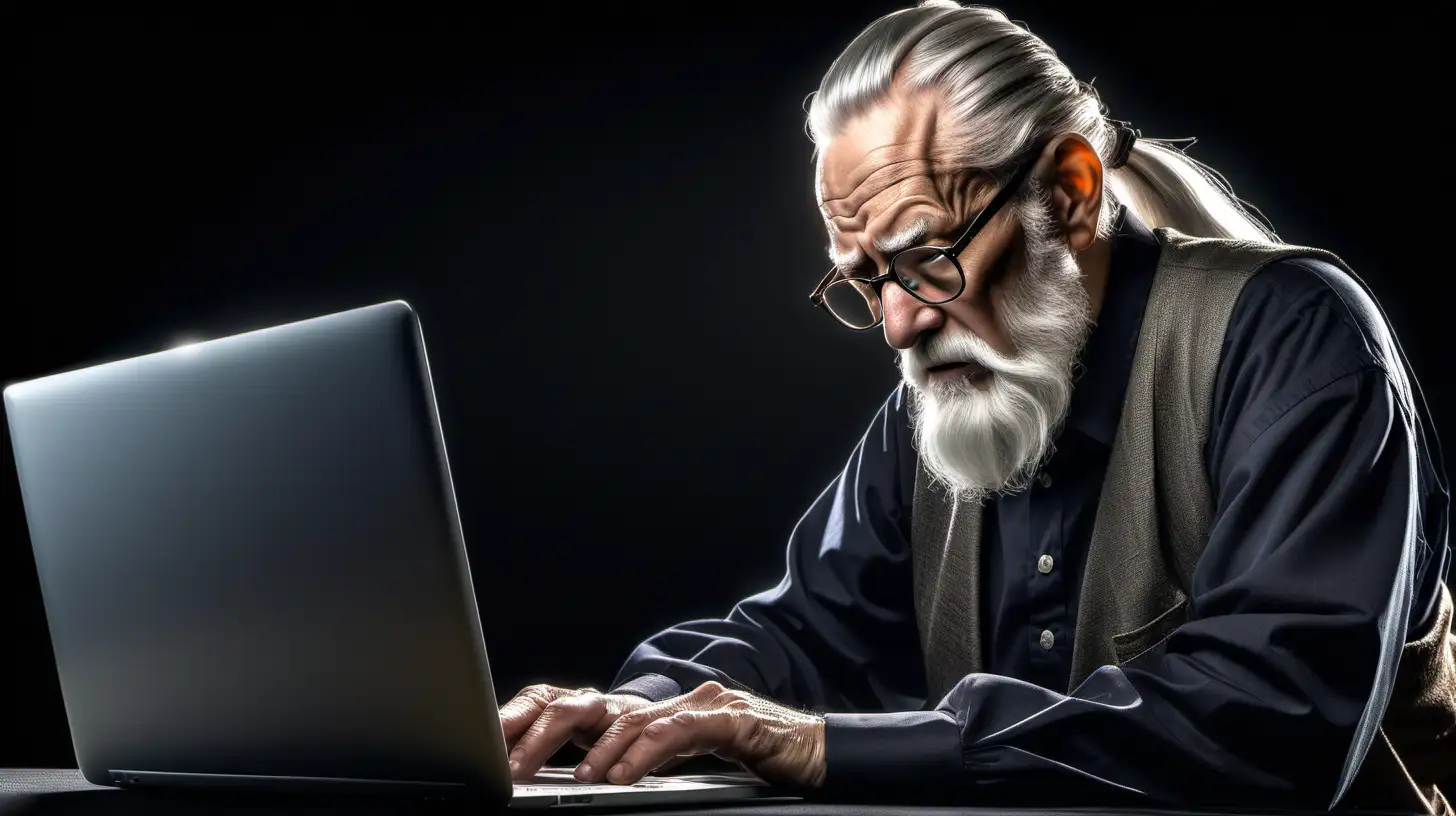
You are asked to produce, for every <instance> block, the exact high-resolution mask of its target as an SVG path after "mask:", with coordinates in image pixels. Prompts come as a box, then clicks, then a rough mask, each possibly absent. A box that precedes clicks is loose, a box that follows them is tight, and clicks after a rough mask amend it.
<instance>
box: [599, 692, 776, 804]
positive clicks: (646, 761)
mask: <svg viewBox="0 0 1456 816" xmlns="http://www.w3.org/2000/svg"><path fill="white" fill-rule="evenodd" d="M744 716H752V715H751V714H748V713H747V712H745V711H742V710H737V709H719V710H717V711H679V712H678V713H676V714H673V715H672V716H670V717H665V718H663V719H660V720H657V721H655V722H653V723H651V724H650V725H648V726H647V727H645V728H643V729H642V733H641V734H639V735H638V737H637V739H635V740H633V741H632V745H631V746H630V747H628V748H627V751H626V753H625V754H623V755H622V758H621V759H620V760H618V761H617V763H616V764H615V765H613V766H612V768H611V770H609V771H608V772H607V781H609V782H614V783H616V784H619V785H631V784H633V783H634V782H637V781H638V780H640V779H641V778H642V777H644V776H646V775H647V774H649V773H651V772H652V771H653V769H655V768H657V766H659V765H661V764H663V763H664V762H667V761H668V760H669V759H672V758H673V757H676V756H679V755H682V754H686V755H689V756H693V755H697V754H706V753H711V752H714V751H720V750H726V749H731V748H732V746H733V742H734V740H735V739H737V737H738V729H739V723H740V720H741V718H742V717H744Z"/></svg>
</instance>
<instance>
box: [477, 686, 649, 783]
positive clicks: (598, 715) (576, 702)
mask: <svg viewBox="0 0 1456 816" xmlns="http://www.w3.org/2000/svg"><path fill="white" fill-rule="evenodd" d="M649 705H653V702H652V701H651V700H648V699H647V698H645V697H638V696H637V695H635V694H602V693H601V692H600V691H597V690H596V689H594V688H581V689H564V688H558V687H557V686H547V685H535V686H527V687H526V688H524V689H521V691H520V693H519V694H517V695H516V696H515V697H513V698H511V701H510V702H508V703H506V704H505V705H503V706H501V709H500V719H501V730H502V731H503V732H504V733H505V738H506V751H507V752H509V753H510V757H511V760H510V762H511V778H512V779H516V780H526V779H530V778H531V777H533V776H535V775H536V772H537V771H539V770H540V769H541V766H542V765H544V764H545V763H546V760H548V759H550V758H551V756H552V755H553V754H555V753H556V752H557V751H558V750H560V748H561V746H563V745H565V744H566V743H567V741H568V740H569V741H571V742H572V743H574V744H576V745H579V746H581V747H582V748H591V747H592V743H594V742H595V741H596V739H597V738H598V737H600V736H601V735H602V733H603V732H605V731H606V730H607V728H608V727H609V726H610V725H612V723H614V722H616V721H617V718H619V717H621V716H622V715H623V714H626V713H628V712H630V711H636V710H637V709H640V708H642V707H644V706H649Z"/></svg>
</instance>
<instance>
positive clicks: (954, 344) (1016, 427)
mask: <svg viewBox="0 0 1456 816" xmlns="http://www.w3.org/2000/svg"><path fill="white" fill-rule="evenodd" d="M938 113H939V106H938V102H937V99H936V97H935V96H934V95H932V94H929V93H922V94H918V95H911V94H907V93H904V92H902V91H901V90H899V89H898V86H897V89H896V91H895V92H894V93H893V94H892V96H891V97H890V99H889V100H888V101H887V102H886V103H884V104H881V105H879V106H877V107H875V108H873V109H871V110H869V111H867V112H866V114H865V115H863V116H861V117H859V118H857V119H855V120H854V121H852V122H850V123H849V124H848V125H847V127H846V128H845V129H844V131H843V132H842V133H841V134H839V135H837V136H836V137H834V138H833V139H832V140H830V142H829V143H828V144H827V145H825V146H824V149H823V151H822V154H821V160H820V161H821V163H820V167H819V190H818V193H819V198H820V209H821V213H822V214H823V216H824V218H825V222H826V225H827V227H828V230H829V238H830V252H831V255H832V256H833V257H834V261H835V263H836V264H837V265H839V266H840V267H841V268H842V269H843V270H844V271H845V273H846V274H850V275H854V276H862V277H872V276H874V275H877V274H880V273H882V272H884V271H885V270H887V269H888V265H889V261H890V258H891V257H892V256H893V255H894V253H895V251H897V250H899V249H903V248H906V247H910V246H918V245H922V244H932V245H939V246H949V245H950V244H951V243H953V242H954V241H955V239H956V238H958V237H959V236H960V234H961V232H962V231H963V230H964V229H965V228H966V226H967V225H968V224H969V223H970V222H971V220H973V219H974V218H975V216H976V215H977V214H978V213H980V212H981V210H982V209H984V208H985V206H986V205H987V204H989V203H990V201H991V200H992V199H993V198H994V197H995V195H996V193H997V192H998V189H997V187H996V183H995V181H994V179H992V178H991V177H990V176H989V175H988V174H986V173H985V172H983V171H981V170H979V169H978V168H960V167H953V166H948V165H947V163H946V162H945V160H944V159H942V158H940V157H941V156H942V155H944V152H945V151H944V150H943V149H942V150H938V149H937V146H938V145H944V144H946V137H947V134H946V133H945V128H946V127H947V123H946V122H945V121H944V119H943V117H939V116H938ZM1079 144H1085V143H1079ZM1080 149H1081V148H1080V147H1078V146H1075V145H1074V147H1073V150H1074V151H1075V150H1080ZM1093 161H1095V159H1094V160H1093ZM1099 170H1100V166H1099ZM1099 181H1100V179H1099ZM1032 189H1033V191H1034V192H1037V193H1040V191H1041V188H1040V187H1038V186H1037V185H1036V184H1035V183H1034V182H1033V183H1032ZM1098 191H1099V194H1100V187H1099V188H1098ZM1034 199H1039V201H1038V200H1034V201H1033V203H1032V204H1030V205H1027V206H1024V207H1006V208H1003V210H1002V211H1001V212H1000V213H998V214H997V215H996V217H995V218H993V219H992V220H991V222H990V223H989V224H987V225H986V227H985V228H984V229H983V230H982V231H981V232H980V233H979V234H978V235H977V236H976V238H975V240H973V241H972V242H971V244H970V246H969V247H967V248H966V250H965V251H964V252H963V253H961V255H960V256H959V260H960V263H961V267H962V269H964V270H965V276H966V285H965V288H964V290H963V291H962V293H961V294H960V296H959V297H957V298H956V299H955V300H953V301H951V302H949V303H945V304H940V305H935V306H931V305H928V304H925V303H922V302H921V301H919V300H916V299H915V298H914V297H912V296H911V295H910V294H909V293H908V292H906V291H905V290H904V289H903V288H901V286H900V285H899V284H897V283H894V282H890V283H887V284H885V286H884V288H883V289H882V290H881V298H882V301H883V309H884V332H885V340H886V342H888V343H889V344H890V346H892V347H893V348H896V349H899V350H900V367H901V370H902V373H903V375H904V379H905V381H906V383H907V384H908V385H909V386H911V387H912V388H914V389H915V390H916V392H917V393H918V394H919V396H920V397H921V399H920V400H919V403H920V407H919V408H918V409H917V416H916V420H917V422H916V425H917V427H916V434H917V439H918V441H919V443H920V444H919V446H918V447H919V448H920V452H921V457H922V461H923V462H924V463H925V464H926V465H927V466H928V467H929V468H930V470H931V472H932V475H934V476H936V477H937V478H939V479H940V480H941V481H942V482H944V483H945V484H946V485H948V486H949V487H951V488H952V489H953V490H954V491H955V492H957V493H958V494H960V495H962V496H964V497H966V498H968V499H969V498H978V497H979V496H980V495H982V494H984V493H986V492H988V491H995V490H1000V489H1004V488H1014V487H1017V486H1019V484H1020V483H1021V482H1022V481H1023V479H1024V478H1025V477H1026V476H1028V475H1029V474H1030V473H1031V472H1033V471H1034V470H1035V466H1036V465H1037V464H1038V462H1039V461H1040V460H1041V458H1042V457H1043V456H1044V455H1045V453H1046V452H1047V450H1048V449H1049V447H1050V444H1051V440H1052V437H1053V436H1054V434H1055V432H1056V430H1057V428H1058V427H1059V425H1060V422H1061V421H1062V419H1063V418H1064V416H1065V414H1066V410H1067V406H1068V404H1069V402H1070V397H1071V388H1072V374H1071V371H1072V365H1073V363H1074V362H1075V360H1076V357H1077V355H1078V353H1079V352H1080V350H1081V346H1082V344H1083V342H1084V341H1085V339H1086V336H1087V331H1088V329H1089V326H1090V317H1091V315H1090V313H1089V302H1088V293H1087V290H1086V288H1085V287H1084V286H1083V283H1082V274H1081V269H1080V268H1079V266H1078V263H1077V260H1076V258H1075V257H1074V255H1073V253H1072V251H1071V249H1070V248H1069V246H1068V242H1067V238H1066V234H1065V230H1064V224H1062V223H1060V222H1059V221H1058V219H1057V218H1056V217H1055V216H1054V214H1053V212H1052V209H1051V207H1050V206H1049V204H1048V203H1047V201H1048V200H1049V199H1046V198H1045V196H1044V195H1040V194H1038V195H1036V196H1034ZM1094 228H1095V221H1094Z"/></svg>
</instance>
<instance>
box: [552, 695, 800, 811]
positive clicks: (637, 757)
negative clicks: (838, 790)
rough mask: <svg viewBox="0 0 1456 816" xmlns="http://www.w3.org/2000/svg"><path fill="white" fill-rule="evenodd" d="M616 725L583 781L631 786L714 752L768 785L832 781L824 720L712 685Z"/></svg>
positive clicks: (595, 751) (583, 767)
mask: <svg viewBox="0 0 1456 816" xmlns="http://www.w3.org/2000/svg"><path fill="white" fill-rule="evenodd" d="M644 702H645V705H639V706H635V707H634V708H633V709H632V710H631V711H627V712H623V713H620V714H618V715H616V716H614V718H613V719H614V721H613V722H612V723H611V724H610V725H609V726H608V727H607V728H606V731H605V732H604V733H603V734H602V736H601V738H600V739H598V740H597V742H596V745H593V746H592V748H591V750H590V751H588V752H587V755H586V759H584V760H583V761H582V763H581V764H580V765H579V766H577V769H576V778H577V779H579V780H581V781H583V782H598V781H601V780H603V779H605V780H606V781H608V782H616V783H618V784H623V785H630V784H632V783H633V782H636V781H637V780H639V779H641V778H642V777H644V776H646V775H647V774H649V773H651V772H653V771H655V770H659V769H661V768H663V767H670V766H671V765H675V764H677V763H678V762H680V761H682V760H684V759H687V758H688V757H691V756H695V755H699V754H713V755H715V756H718V757H721V758H723V759H726V760H729V761H732V762H737V763H738V764H740V765H742V766H743V767H744V768H746V769H748V770H749V771H751V772H753V773H754V774H755V775H756V776H758V777H760V778H762V779H763V780H765V781H768V782H774V783H777V784H781V785H785V786H788V787H797V788H818V787H822V786H823V784H824V718H823V717H822V716H820V715H818V714H808V713H805V712H802V711H798V710H796V709H792V708H788V707H786V706H781V705H779V704H778V703H775V702H772V701H770V700H764V699H762V698H759V697H755V696H753V695H751V694H748V693H745V692H741V691H736V690H732V689H728V688H725V687H724V686H723V685H722V684H721V683H715V682H708V683H704V684H703V685H701V686H698V687H697V688H696V689H693V690H692V691H690V692H688V693H687V694H684V695H681V696H679V697H673V698H672V699H670V700H664V701H662V702H660V703H653V702H648V701H644Z"/></svg>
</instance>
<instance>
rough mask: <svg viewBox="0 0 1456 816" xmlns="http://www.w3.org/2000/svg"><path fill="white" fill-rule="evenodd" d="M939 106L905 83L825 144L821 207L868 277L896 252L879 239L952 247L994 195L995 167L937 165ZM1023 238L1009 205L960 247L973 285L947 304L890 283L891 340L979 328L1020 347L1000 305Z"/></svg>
mask: <svg viewBox="0 0 1456 816" xmlns="http://www.w3.org/2000/svg"><path fill="white" fill-rule="evenodd" d="M936 113H937V103H936V100H935V98H934V97H933V96H932V95H931V94H929V93H922V94H919V95H916V96H910V95H906V94H903V93H900V92H899V91H898V90H897V92H896V94H895V95H894V96H893V97H892V98H891V101H890V102H889V103H886V104H883V105H880V106H877V107H875V108H873V109H871V110H870V111H869V112H868V113H867V114H866V115H864V116H862V117H860V118H858V119H856V120H854V121H853V122H851V123H850V124H849V126H848V127H847V128H846V129H845V131H844V132H843V133H842V134H841V135H839V136H837V137H835V138H834V139H833V140H832V141H830V142H829V144H828V146H827V147H826V149H825V150H824V152H823V156H822V159H821V165H820V167H821V172H820V183H819V195H820V212H821V214H822V215H823V216H824V218H825V221H826V223H827V225H828V229H829V239H830V245H831V247H833V254H834V256H835V261H836V263H839V264H840V265H841V266H842V268H845V269H846V270H849V269H857V270H858V271H859V274H865V275H866V276H870V275H874V274H878V273H879V272H880V271H884V270H885V269H886V268H887V265H888V264H889V261H890V256H891V255H893V254H894V253H893V252H881V251H880V250H879V249H878V248H877V246H876V244H877V243H878V244H880V245H881V246H885V245H886V243H887V242H888V243H889V244H890V245H892V246H898V247H901V248H903V247H906V246H916V245H920V244H931V245H938V246H949V245H950V244H951V243H952V242H953V241H955V239H956V238H957V237H959V236H960V233H961V232H962V231H963V230H964V229H965V227H966V226H967V225H968V224H969V223H970V222H971V220H972V219H973V218H975V216H976V214H977V213H979V212H980V211H981V210H982V209H983V208H984V207H985V206H986V205H987V204H989V203H990V201H991V199H992V198H993V197H994V196H995V194H996V192H997V190H996V187H995V183H994V181H993V180H992V179H991V178H990V176H988V175H987V174H985V173H983V172H980V171H979V170H977V169H974V168H953V167H946V166H944V165H943V164H942V165H939V166H937V163H936V161H935V158H934V155H933V153H934V149H935V147H936V145H937V143H938V142H941V143H943V138H944V134H942V133H937V130H936V125H937V116H936ZM1019 237H1020V227H1019V224H1018V223H1017V221H1016V219H1015V218H1014V217H1012V216H1011V214H1010V213H1009V212H1008V211H1006V210H1003V211H1002V212H1001V213H1000V214H998V215H997V217H996V218H994V219H993V220H992V222H991V223H990V224H988V225H987V226H986V228H985V229H983V230H982V231H981V232H980V234H979V235H977V237H976V239H975V240H974V241H972V242H971V245H970V246H969V247H967V249H966V251H965V252H964V253H962V254H961V256H960V261H961V268H962V269H964V270H965V272H966V288H965V291H964V292H962V294H961V296H960V297H958V298H957V299H955V300H954V301H952V302H950V303H948V304H944V305H941V306H938V307H931V306H927V305H926V304H924V303H921V302H920V301H918V300H916V299H915V298H913V297H911V296H910V295H909V294H908V293H906V292H905V290H904V289H902V288H900V286H899V285H897V284H894V283H891V284H888V285H886V286H885V287H884V289H883V292H882V297H883V302H884V315H885V325H884V330H885V341H886V342H887V343H889V344H890V345H891V346H892V347H894V348H896V349H908V348H911V347H913V346H914V345H915V344H916V342H918V341H919V340H920V338H921V337H922V336H923V335H926V334H933V333H935V332H942V331H944V332H951V333H962V332H972V333H974V334H975V335H976V336H977V337H979V338H981V339H982V340H984V341H985V342H986V343H987V344H989V345H990V346H991V347H992V348H994V349H995V350H996V351H998V352H1000V353H1001V354H1005V355H1008V356H1009V355H1012V354H1014V353H1015V348H1014V346H1013V344H1012V341H1011V338H1010V337H1009V336H1008V335H1007V332H1006V330H1005V327H1004V324H1003V321H1001V320H999V319H998V317H997V313H998V301H999V300H1000V299H1001V298H1000V296H1001V294H1002V293H1003V292H1004V291H1005V289H1006V287H1007V286H1009V285H1010V284H1011V283H1012V282H1013V280H1014V277H1013V276H1012V275H1010V274H1008V273H1010V272H1011V271H1012V269H1013V268H1014V267H1016V266H1017V265H1019V263H1020V259H1018V258H1017V257H1016V254H1017V252H1018V250H1019V248H1020V242H1019V240H1018V239H1019ZM891 239H898V240H891ZM988 376H992V375H989V374H985V373H979V372H967V371H955V370H947V371H944V372H940V371H936V372H931V378H932V380H936V379H949V378H952V377H962V378H969V379H971V380H973V381H977V382H981V383H984V381H985V380H986V378H987V377H988Z"/></svg>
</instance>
